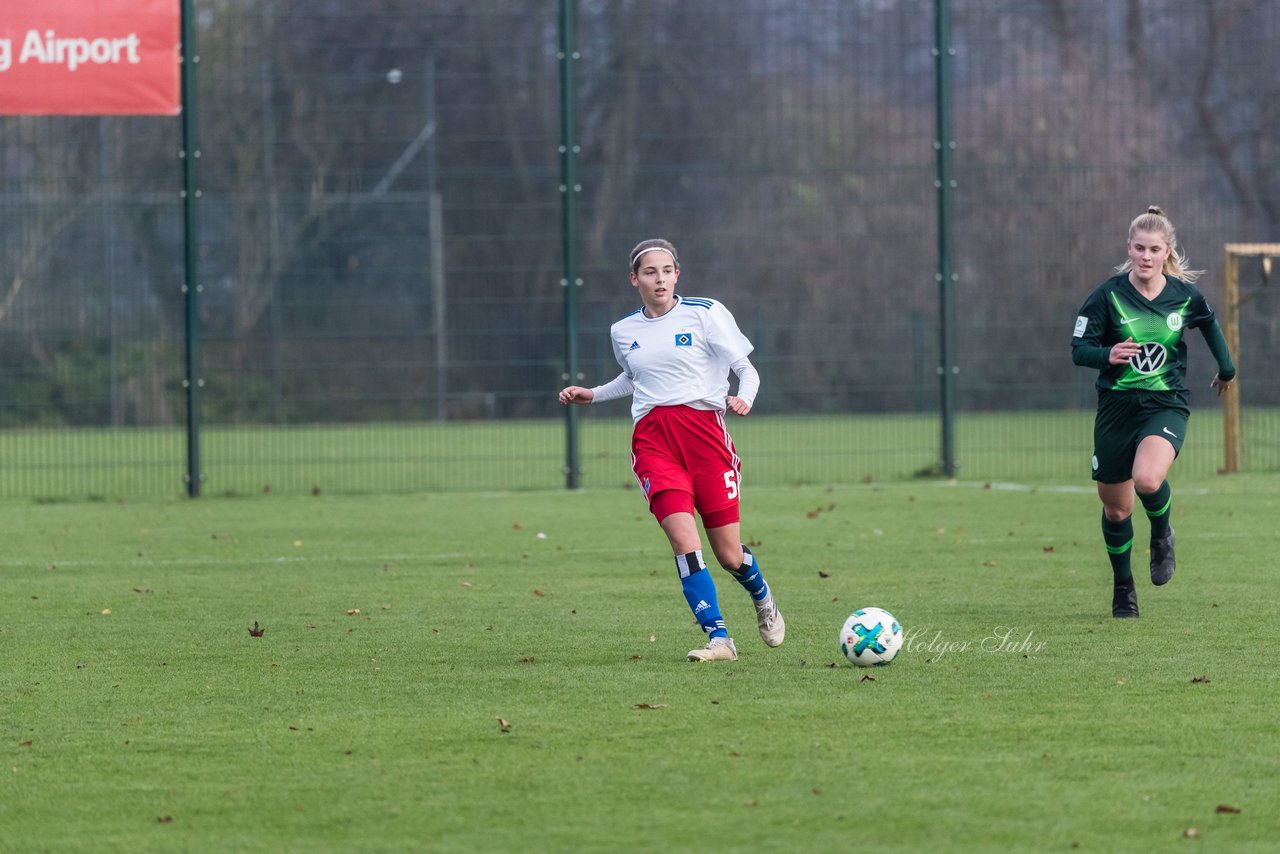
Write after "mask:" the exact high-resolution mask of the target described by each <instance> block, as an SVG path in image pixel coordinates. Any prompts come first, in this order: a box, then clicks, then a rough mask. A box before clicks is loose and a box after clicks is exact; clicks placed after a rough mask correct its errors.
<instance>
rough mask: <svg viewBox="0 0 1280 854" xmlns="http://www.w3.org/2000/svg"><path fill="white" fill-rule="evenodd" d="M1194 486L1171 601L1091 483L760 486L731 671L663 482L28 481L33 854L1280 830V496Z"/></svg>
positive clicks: (15, 832)
mask: <svg viewBox="0 0 1280 854" xmlns="http://www.w3.org/2000/svg"><path fill="white" fill-rule="evenodd" d="M1174 475H1175V479H1174V481H1173V485H1174V490H1175V492H1174V507H1173V514H1174V516H1173V520H1174V527H1175V528H1176V529H1177V532H1178V560H1179V566H1178V571H1177V575H1176V576H1175V578H1174V580H1173V582H1172V583H1171V584H1170V585H1169V586H1168V587H1166V588H1161V589H1158V590H1157V589H1153V588H1152V587H1151V586H1150V585H1149V583H1147V582H1146V581H1145V566H1144V563H1145V559H1146V555H1145V549H1144V548H1143V547H1142V543H1143V541H1144V538H1145V533H1146V530H1145V529H1146V524H1145V521H1143V520H1142V519H1141V518H1139V519H1137V520H1136V522H1137V525H1136V527H1137V530H1138V532H1139V533H1138V543H1139V547H1138V549H1137V550H1136V553H1135V564H1136V570H1137V571H1136V572H1135V575H1136V576H1137V577H1138V578H1139V603H1140V605H1141V608H1142V615H1143V616H1142V618H1141V619H1140V620H1136V621H1116V620H1113V619H1112V618H1111V617H1110V609H1109V606H1110V576H1109V572H1110V571H1109V568H1108V566H1107V562H1106V557H1105V553H1104V552H1103V549H1102V545H1101V537H1100V533H1099V530H1098V517H1099V514H1100V509H1099V505H1098V502H1097V499H1096V497H1095V496H1094V495H1093V493H1092V491H1091V489H1090V487H1089V484H1087V483H1083V484H1079V485H1078V488H1071V489H1051V488H1039V489H1023V488H1017V487H1014V486H1006V487H1000V486H996V487H994V488H993V487H990V486H984V485H983V484H970V485H966V484H943V483H937V482H920V483H914V484H894V485H884V486H881V485H875V484H871V485H862V486H846V487H832V488H828V487H769V488H754V489H752V488H750V487H749V488H748V491H747V493H746V494H745V496H744V534H745V536H746V537H747V538H748V540H749V541H751V542H754V543H757V544H758V547H757V548H756V549H755V550H756V552H757V554H758V555H759V557H760V560H761V563H762V566H763V568H764V570H765V572H766V574H767V577H768V579H769V581H770V583H771V584H772V585H773V588H774V590H775V592H776V594H777V597H778V601H779V604H780V605H781V607H782V609H783V613H784V614H785V616H786V619H787V625H788V636H787V641H786V644H785V645H784V646H782V647H781V648H779V649H776V650H771V649H767V648H766V647H764V645H763V644H761V643H760V641H759V639H758V637H757V636H756V631H755V626H754V619H753V613H752V610H751V606H750V604H749V602H748V600H747V597H746V595H745V594H744V593H743V592H742V591H741V590H740V589H739V588H738V587H737V586H736V585H735V584H733V583H732V582H731V581H730V580H729V579H728V577H727V576H725V575H724V573H722V572H720V571H719V570H714V571H715V573H716V578H717V584H718V587H719V590H720V599H721V606H722V609H723V611H724V613H725V616H726V618H727V620H728V622H729V625H730V628H731V631H732V633H733V634H734V636H735V638H736V640H737V644H738V648H739V652H740V655H741V659H740V660H739V661H737V662H734V663H731V664H694V663H690V662H686V661H685V660H684V654H685V652H686V651H687V650H688V649H690V648H691V647H694V646H698V645H700V644H701V643H702V639H701V636H700V634H699V633H698V632H697V631H696V629H695V627H694V625H693V622H692V619H691V617H690V616H689V614H688V611H687V607H686V606H685V604H684V602H683V599H682V598H681V595H680V588H679V584H678V583H677V581H676V579H675V573H674V568H673V566H672V562H671V559H670V557H669V556H668V555H667V549H666V545H665V541H664V539H663V537H662V535H661V533H660V532H659V530H658V528H657V526H656V525H655V524H654V523H653V521H652V520H651V519H650V518H649V517H648V516H647V515H646V513H645V512H644V508H643V502H642V501H641V500H640V498H639V497H638V496H637V494H636V493H635V492H634V491H627V490H620V489H619V490H588V491H583V492H579V493H565V492H558V491H557V492H537V493H495V494H451V495H435V494H433V495H413V496H391V497H378V496H363V497H335V496H329V495H321V496H317V497H294V496H289V497H286V496H279V495H269V496H257V497H254V498H243V499H231V498H212V499H202V500H200V501H185V500H174V501H169V502H138V503H128V502H125V503H88V504H80V503H77V504H45V505H29V504H13V503H10V504H6V505H4V506H2V507H0V542H3V551H2V553H0V578H3V590H4V596H3V597H2V598H0V650H2V652H3V656H2V659H0V679H2V683H0V685H2V688H3V693H2V694H0V733H3V738H4V747H3V753H4V768H3V769H0V771H2V773H0V827H3V834H2V836H0V848H3V849H4V850H15V851H28V850H84V851H89V850H93V851H100V850H128V851H175V850H191V851H198V850H250V851H268V850H307V851H326V850H334V851H358V850H371V851H372V850H380V851H386V850H429V851H497V850H539V851H541V850H559V851H576V850H600V851H604V850H610V851H617V850H626V851H632V850H641V851H657V850H698V849H712V850H741V851H747V850H751V851H759V850H766V851H769V850H772V851H795V850H804V849H809V850H814V851H833V850H845V849H847V848H849V847H850V846H853V845H856V846H859V847H865V846H869V845H895V846H898V847H901V848H903V849H905V850H921V851H923V850H931V851H993V850H1012V851H1021V850H1028V851H1052V850H1063V851H1067V850H1072V849H1074V848H1077V847H1078V848H1079V849H1080V850H1093V851H1125V850H1132V851H1161V850H1170V851H1173V850H1178V851H1182V850H1186V845H1188V844H1192V845H1196V844H1204V845H1208V846H1211V847H1212V848H1213V850H1231V851H1250V850H1256V851H1264V850H1274V847H1273V846H1274V844H1275V840H1276V839H1277V838H1280V819H1278V818H1277V816H1280V793H1278V792H1277V790H1276V788H1275V785H1274V781H1275V780H1276V779H1277V777H1280V759H1278V758H1277V757H1278V756H1280V733H1278V732H1277V730H1276V728H1275V725H1274V693H1275V675H1276V671H1275V664H1274V656H1273V651H1274V650H1275V649H1276V647H1277V645H1278V644H1280V608H1278V607H1277V603H1276V597H1275V595H1274V585H1273V571H1274V555H1273V545H1272V544H1273V542H1274V536H1273V533H1272V531H1273V527H1274V520H1275V518H1276V516H1277V512H1278V511H1280V506H1278V505H1280V481H1277V480H1276V478H1275V477H1252V476H1250V477H1232V478H1209V479H1202V480H1194V481H1192V480H1179V479H1177V470H1176V467H1175V472H1174ZM543 535H545V536H543ZM864 605H880V606H882V607H885V608H888V609H889V610H890V611H892V612H893V613H894V614H895V615H897V617H898V618H899V620H900V621H901V622H902V623H903V625H904V627H905V628H906V630H907V643H906V645H905V647H904V648H903V650H902V652H901V653H900V654H899V656H898V659H897V660H896V661H895V662H894V663H893V664H892V665H890V666H888V667H883V668H874V669H869V670H861V669H856V668H853V667H851V666H849V665H848V664H846V663H844V662H843V661H842V660H840V658H839V653H838V651H837V648H836V634H837V632H838V629H839V627H840V624H841V622H842V621H843V618H844V617H845V616H846V615H847V614H848V613H849V612H850V611H852V610H854V609H855V608H857V607H860V606H864ZM255 622H256V623H257V624H258V625H259V627H260V628H263V629H265V631H264V633H263V634H262V635H261V637H253V636H251V635H250V633H249V632H248V628H249V627H250V626H252V625H253V624H254V623H255ZM1187 836H1195V837H1199V839H1200V842H1198V843H1197V842H1189V841H1188V839H1187V838H1185V837H1187Z"/></svg>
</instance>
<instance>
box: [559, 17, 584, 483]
mask: <svg viewBox="0 0 1280 854" xmlns="http://www.w3.org/2000/svg"><path fill="white" fill-rule="evenodd" d="M576 29H577V0H560V53H559V59H560V173H561V176H560V181H561V183H560V201H561V204H560V230H561V231H560V238H561V247H562V251H563V256H564V276H563V278H561V279H560V285H561V287H563V288H564V353H565V369H564V374H563V375H562V379H563V380H564V381H565V383H566V384H568V385H572V384H576V383H578V382H581V381H582V372H581V371H580V370H579V369H578V288H580V287H582V279H581V278H579V276H578V193H580V192H582V187H581V185H579V184H578V178H577V168H576V167H577V159H578V144H577V142H576V140H575V137H576V131H575V130H574V112H575V110H576V108H577V106H576V104H575V96H574V86H573V74H574V65H575V63H576V62H577V61H578V58H579V54H578V51H577V49H576V48H575V47H574V42H575V30H576ZM581 476H582V467H581V464H580V459H579V450H578V408H577V406H573V405H570V406H566V407H565V461H564V477H565V486H566V487H567V488H569V489H577V488H578V487H579V486H580V485H581Z"/></svg>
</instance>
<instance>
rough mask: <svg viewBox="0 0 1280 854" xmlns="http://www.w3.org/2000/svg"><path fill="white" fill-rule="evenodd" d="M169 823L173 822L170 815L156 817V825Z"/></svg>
mask: <svg viewBox="0 0 1280 854" xmlns="http://www.w3.org/2000/svg"><path fill="white" fill-rule="evenodd" d="M171 821H173V816H171V815H158V816H156V823H157V824H168V823H169V822H171Z"/></svg>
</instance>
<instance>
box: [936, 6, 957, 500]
mask: <svg viewBox="0 0 1280 854" xmlns="http://www.w3.org/2000/svg"><path fill="white" fill-rule="evenodd" d="M934 5H935V12H936V13H935V24H936V31H935V36H934V48H933V55H934V59H935V66H934V67H935V71H936V75H935V79H936V81H937V82H936V91H935V93H934V97H935V100H936V103H937V125H938V126H937V137H936V138H935V139H934V141H933V147H934V149H935V151H936V154H937V178H936V179H935V180H934V184H935V186H936V187H937V190H938V276H937V279H938V326H939V330H940V331H939V335H940V340H939V344H940V352H939V354H938V376H939V378H940V380H941V395H942V396H941V415H942V449H941V458H940V461H939V463H940V468H941V470H942V474H944V475H946V476H947V477H955V474H956V448H955V419H956V375H957V374H958V373H959V372H960V367H959V366H958V365H957V364H956V359H955V322H956V317H955V315H956V311H955V293H954V290H955V281H956V278H957V277H956V274H955V272H954V271H953V270H952V267H951V239H950V237H951V235H950V232H951V191H952V189H954V187H955V185H956V182H955V180H954V179H953V178H952V177H951V155H952V153H953V152H954V151H955V147H956V143H955V140H953V139H952V138H951V57H952V56H953V55H954V53H955V51H954V50H952V48H951V15H950V10H949V4H948V0H935V4H934Z"/></svg>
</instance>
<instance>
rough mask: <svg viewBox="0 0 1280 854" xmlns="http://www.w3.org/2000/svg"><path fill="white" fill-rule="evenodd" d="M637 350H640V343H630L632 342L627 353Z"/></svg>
mask: <svg viewBox="0 0 1280 854" xmlns="http://www.w3.org/2000/svg"><path fill="white" fill-rule="evenodd" d="M639 349H640V342H639V341H632V342H631V346H630V347H628V348H627V352H628V353H629V352H631V351H632V350H639Z"/></svg>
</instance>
